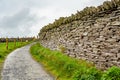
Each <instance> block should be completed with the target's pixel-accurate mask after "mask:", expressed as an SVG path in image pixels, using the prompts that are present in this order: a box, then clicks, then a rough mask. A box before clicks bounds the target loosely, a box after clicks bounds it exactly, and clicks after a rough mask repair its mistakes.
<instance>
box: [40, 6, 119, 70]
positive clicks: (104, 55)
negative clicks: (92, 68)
mask: <svg viewBox="0 0 120 80" xmlns="http://www.w3.org/2000/svg"><path fill="white" fill-rule="evenodd" d="M86 18H87V20H84V21H82V20H79V21H73V22H72V23H69V24H66V25H62V26H59V27H58V28H54V29H51V30H49V31H47V32H42V33H41V34H40V42H41V44H42V45H43V46H45V47H47V48H50V49H52V50H55V49H59V47H60V46H63V47H64V48H65V49H66V51H65V54H67V55H69V56H71V57H75V58H77V59H84V60H87V61H90V62H93V63H94V64H95V65H96V67H98V68H100V69H103V70H104V69H107V68H108V67H111V66H120V8H118V9H117V10H115V11H112V12H109V11H108V12H101V13H99V14H97V15H92V16H86Z"/></svg>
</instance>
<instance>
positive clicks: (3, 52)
mask: <svg viewBox="0 0 120 80" xmlns="http://www.w3.org/2000/svg"><path fill="white" fill-rule="evenodd" d="M29 43H31V42H16V47H14V42H9V43H8V50H7V49H6V43H5V42H4V43H3V42H0V73H1V71H2V67H3V63H4V60H5V58H6V56H7V55H8V54H9V53H10V52H12V51H13V50H15V49H16V48H19V47H22V46H24V45H26V44H29ZM0 79H1V74H0Z"/></svg>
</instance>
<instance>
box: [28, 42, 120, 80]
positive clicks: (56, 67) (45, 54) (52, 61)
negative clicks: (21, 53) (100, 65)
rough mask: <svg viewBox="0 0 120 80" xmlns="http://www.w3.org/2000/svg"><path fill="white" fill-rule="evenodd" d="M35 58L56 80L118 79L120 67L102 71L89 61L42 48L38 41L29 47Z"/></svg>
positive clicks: (119, 78) (119, 79)
mask: <svg viewBox="0 0 120 80" xmlns="http://www.w3.org/2000/svg"><path fill="white" fill-rule="evenodd" d="M30 51H31V54H32V56H33V58H34V59H35V60H37V61H38V62H40V63H42V64H43V65H44V66H45V67H46V69H47V70H49V71H50V73H52V74H53V75H54V76H55V77H56V80H120V68H119V67H112V68H110V69H108V70H107V71H105V72H103V71H100V70H98V69H96V68H95V66H94V65H93V64H91V63H88V62H86V61H84V60H77V59H75V58H71V57H68V56H67V55H65V54H63V53H61V52H59V51H53V50H50V49H48V48H44V47H43V46H42V45H40V44H39V43H37V44H35V45H33V46H32V47H31V49H30Z"/></svg>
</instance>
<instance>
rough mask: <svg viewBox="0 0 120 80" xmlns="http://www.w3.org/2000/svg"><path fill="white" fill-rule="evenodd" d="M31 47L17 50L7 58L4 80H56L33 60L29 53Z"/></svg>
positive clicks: (3, 74)
mask: <svg viewBox="0 0 120 80" xmlns="http://www.w3.org/2000/svg"><path fill="white" fill-rule="evenodd" d="M30 46H31V45H27V46H25V47H22V48H19V49H16V50H15V51H13V52H12V53H10V54H9V55H8V56H7V58H6V60H5V63H4V68H3V71H2V80H54V79H53V77H51V76H50V75H49V74H48V73H46V72H45V71H44V69H43V68H42V66H41V65H40V64H38V63H37V62H35V61H34V60H33V59H32V57H31V55H30V53H29V48H30Z"/></svg>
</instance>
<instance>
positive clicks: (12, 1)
mask: <svg viewBox="0 0 120 80" xmlns="http://www.w3.org/2000/svg"><path fill="white" fill-rule="evenodd" d="M103 1H105V0H0V37H1V36H26V35H27V36H29V34H31V35H32V34H33V35H34V33H36V35H37V34H38V31H39V29H41V27H43V25H47V24H48V23H49V22H52V21H53V20H54V19H55V18H58V17H61V16H68V15H71V14H72V13H76V11H77V10H81V9H83V8H84V7H86V6H91V5H94V6H96V5H99V4H101V3H102V2H103ZM34 11H35V12H34ZM44 13H45V14H44ZM33 26H34V28H33ZM31 28H32V29H34V30H32V29H31Z"/></svg>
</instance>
